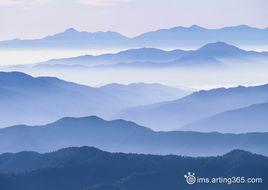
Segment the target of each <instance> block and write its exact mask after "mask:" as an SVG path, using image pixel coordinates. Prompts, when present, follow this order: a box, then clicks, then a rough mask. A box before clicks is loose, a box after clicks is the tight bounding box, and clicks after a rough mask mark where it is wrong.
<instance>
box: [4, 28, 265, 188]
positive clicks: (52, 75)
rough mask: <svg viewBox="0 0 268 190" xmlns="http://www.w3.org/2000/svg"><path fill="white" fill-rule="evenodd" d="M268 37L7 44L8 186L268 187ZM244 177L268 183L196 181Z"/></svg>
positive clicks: (215, 33) (74, 34)
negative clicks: (267, 49)
mask: <svg viewBox="0 0 268 190" xmlns="http://www.w3.org/2000/svg"><path fill="white" fill-rule="evenodd" d="M267 39H268V29H267V28H266V29H259V28H253V27H250V26H246V25H239V26H233V27H224V28H220V29H207V28H202V27H199V26H197V25H193V26H191V27H175V28H171V29H162V30H157V31H152V32H148V33H144V34H141V35H139V36H136V37H133V38H130V37H126V36H123V35H121V34H119V33H116V32H96V33H90V32H80V31H78V30H76V29H74V28H71V29H67V30H65V31H64V32H60V33H57V34H54V35H49V36H47V37H44V38H40V39H31V40H29V39H26V40H22V39H16V40H6V41H0V55H4V54H5V53H6V56H2V58H0V62H1V65H0V189H1V190H2V189H3V190H152V189H155V190H166V189H170V190H173V189H174V190H175V189H183V190H197V189H198V190H211V189H215V190H226V189H228V190H229V189H230V190H253V189H254V190H255V189H256V190H265V189H267V188H268V183H267V179H268V174H267V171H268V148H267V147H268V126H267V124H268V117H267V116H268V75H267V72H268V51H259V50H258V47H263V46H264V45H267ZM189 47H190V48H189ZM245 47H247V48H245ZM94 51H95V52H98V53H93V52H94ZM8 52H9V53H8ZM15 52H17V53H15ZM18 52H19V53H18ZM25 52H27V53H25ZM38 52H42V53H41V54H39V53H38ZM51 52H53V53H51ZM60 52H61V53H60ZM71 52H72V53H71ZM89 52H91V54H90V53H89ZM7 54H8V55H7ZM10 55H11V56H10ZM16 55H17V56H16ZM239 176H241V177H243V179H244V178H247V179H252V178H253V177H256V178H258V179H262V181H260V180H259V183H257V180H256V183H252V184H249V182H248V183H244V184H236V185H228V184H227V185H226V184H220V182H219V181H218V184H216V183H215V184H212V183H210V184H202V183H198V181H196V179H202V177H206V179H207V178H213V177H215V178H219V177H229V178H231V177H239ZM198 177H199V178H198ZM190 180H192V181H190ZM207 182H209V181H207Z"/></svg>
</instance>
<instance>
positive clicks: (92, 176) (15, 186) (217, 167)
mask: <svg viewBox="0 0 268 190" xmlns="http://www.w3.org/2000/svg"><path fill="white" fill-rule="evenodd" d="M189 171H190V172H195V174H196V176H197V177H198V176H202V177H220V176H225V177H232V176H244V177H261V178H262V179H264V181H263V183H262V184H243V185H241V184H240V185H223V184H221V185H215V184H214V185H212V184H195V185H188V184H187V183H186V182H185V178H184V175H185V174H186V173H187V172H189ZM267 171H268V158H267V157H264V156H261V155H256V154H251V153H249V152H245V151H241V150H234V151H232V152H230V153H228V154H225V155H223V156H218V157H198V158H191V157H181V156H172V155H170V156H154V155H141V154H123V153H109V152H104V151H101V150H98V149H96V148H91V147H80V148H66V149H61V150H59V151H56V152H51V153H46V154H39V153H36V152H20V153H16V154H10V153H6V154H2V155H0V186H1V189H4V190H26V189H27V190H48V189H49V190H123V189H124V190H134V189H139V190H148V189H155V190H166V189H169V190H175V189H185V190H187V189H190V190H192V189H202V190H207V189H208V190H209V189H212V188H215V189H217V190H221V189H227V187H228V189H231V190H232V189H235V190H240V189H241V190H247V189H248V190H252V189H258V190H264V189H267V188H268V184H267V183H265V179H267V177H268V174H267ZM11 173H13V174H11Z"/></svg>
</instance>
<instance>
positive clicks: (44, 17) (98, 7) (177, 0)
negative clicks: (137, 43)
mask: <svg viewBox="0 0 268 190" xmlns="http://www.w3.org/2000/svg"><path fill="white" fill-rule="evenodd" d="M267 10H268V1H267V0H0V40H3V39H13V38H39V37H43V36H46V35H48V34H54V33H57V32H59V31H63V30H65V29H66V28H70V27H74V28H76V29H78V30H83V31H92V32H94V31H99V30H102V31H107V30H113V31H117V32H120V33H122V34H124V35H127V36H134V35H137V34H140V33H142V32H146V31H150V30H156V29H159V28H170V27H173V26H179V25H180V26H190V25H193V24H198V25H200V26H203V27H209V28H218V27H222V26H228V25H240V24H247V25H251V26H255V27H260V28H266V27H268V19H267V18H268V11H267Z"/></svg>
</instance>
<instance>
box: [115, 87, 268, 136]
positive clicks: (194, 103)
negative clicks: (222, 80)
mask: <svg viewBox="0 0 268 190" xmlns="http://www.w3.org/2000/svg"><path fill="white" fill-rule="evenodd" d="M267 92H268V85H262V86H253V87H243V86H239V87H235V88H219V89H213V90H208V91H199V92H195V93H193V94H191V95H189V96H186V97H184V98H181V99H178V100H175V101H170V102H163V103H158V104H152V105H147V106H140V107H136V108H130V109H127V110H125V111H124V112H122V113H120V114H118V115H117V116H116V118H122V119H126V120H131V121H134V122H136V123H138V124H141V125H144V126H147V127H150V128H152V129H156V130H170V129H179V128H180V127H182V126H184V125H187V124H190V123H192V122H195V121H198V120H200V119H205V118H208V117H211V116H213V115H215V114H219V113H222V112H225V111H230V110H234V109H239V108H244V107H248V106H251V105H253V104H259V103H266V102H268V93H267ZM249 115H250V114H249ZM249 115H247V116H249ZM254 116H256V114H254V115H251V117H247V118H245V121H248V122H249V121H250V120H251V122H250V123H251V124H253V123H254V121H256V120H257V119H256V118H259V119H260V117H262V119H260V120H259V122H256V123H255V124H254V126H250V127H248V128H247V126H249V125H245V126H242V123H241V122H242V121H243V119H242V118H241V117H237V118H236V120H233V121H236V122H234V123H233V124H232V126H233V127H234V128H232V127H229V128H228V130H227V131H228V132H236V133H237V132H239V133H243V132H256V131H261V132H263V131H264V130H265V131H268V129H264V127H263V126H264V125H265V123H262V122H263V121H265V116H264V115H263V114H262V115H259V116H258V117H256V118H254ZM234 117H235V116H233V117H232V118H233V119H234ZM239 120H242V121H241V122H240V121H239ZM226 122H228V121H226ZM239 122H240V123H239ZM213 124H215V125H216V124H217V123H213ZM218 124H219V125H220V126H223V125H224V123H218ZM236 124H238V125H240V124H241V126H238V127H236V126H235V125H236ZM205 125H206V124H205ZM229 126H230V125H229ZM205 128H206V127H205ZM208 128H209V127H208ZM221 129H222V128H221V127H219V130H220V131H222V130H221ZM199 130H200V128H199ZM204 130H205V131H207V130H206V129H204ZM211 130H212V131H217V125H216V126H215V127H214V128H213V129H212V128H211ZM224 131H225V130H224Z"/></svg>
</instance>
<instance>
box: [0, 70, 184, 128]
mask: <svg viewBox="0 0 268 190" xmlns="http://www.w3.org/2000/svg"><path fill="white" fill-rule="evenodd" d="M113 87H114V88H115V89H114V90H113ZM132 87H133V89H132ZM107 89H109V90H107ZM186 94H187V92H186V91H184V90H180V89H176V88H171V87H166V86H163V85H158V84H141V83H140V84H133V85H129V86H127V85H109V86H105V87H102V88H92V87H89V86H84V85H78V84H75V83H70V82H66V81H63V80H60V79H57V78H52V77H36V78H34V77H31V76H29V75H26V74H24V73H19V72H10V73H5V72H0V97H1V99H0V104H1V109H0V126H1V127H5V126H10V125H14V124H44V123H48V122H52V121H54V120H57V119H59V118H62V117H66V116H74V117H77V116H88V115H99V116H109V115H112V114H114V113H115V112H117V111H119V110H121V109H122V108H126V107H131V106H137V105H144V104H148V103H154V102H158V101H165V100H172V99H176V97H182V96H184V95H186Z"/></svg>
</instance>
